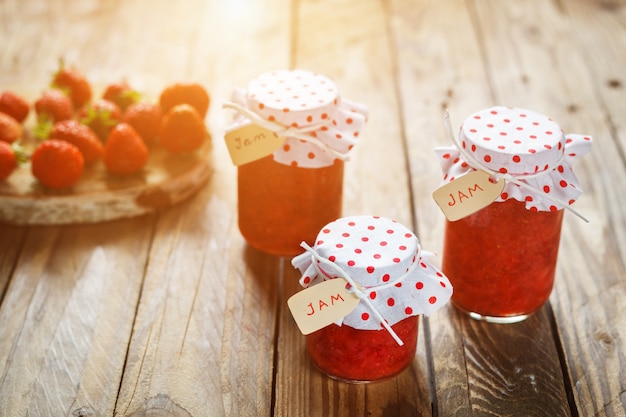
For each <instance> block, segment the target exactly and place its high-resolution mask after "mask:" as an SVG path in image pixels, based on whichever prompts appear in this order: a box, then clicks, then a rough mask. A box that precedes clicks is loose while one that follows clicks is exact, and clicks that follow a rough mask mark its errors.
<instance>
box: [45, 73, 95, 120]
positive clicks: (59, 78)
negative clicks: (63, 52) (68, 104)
mask: <svg viewBox="0 0 626 417" xmlns="http://www.w3.org/2000/svg"><path fill="white" fill-rule="evenodd" d="M50 86H51V87H52V88H58V89H61V90H63V91H64V92H65V93H66V94H67V95H68V96H69V97H70V99H71V100H72V104H73V105H74V110H78V109H80V108H81V107H83V106H84V105H85V104H86V103H87V102H89V100H91V84H89V81H88V80H87V78H86V77H85V76H84V75H83V73H82V72H80V71H79V70H77V69H76V68H68V67H66V66H65V64H64V63H63V61H61V62H60V64H59V69H58V71H57V72H56V73H55V74H54V75H53V78H52V83H51V85H50Z"/></svg>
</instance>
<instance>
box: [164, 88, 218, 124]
mask: <svg viewBox="0 0 626 417" xmlns="http://www.w3.org/2000/svg"><path fill="white" fill-rule="evenodd" d="M210 101H211V100H210V97H209V93H208V92H207V91H206V89H205V88H204V87H203V86H202V85H200V84H198V83H175V84H172V85H170V86H168V87H166V88H165V89H164V90H163V91H162V92H161V95H160V96H159V104H160V105H161V110H162V111H163V114H165V113H167V112H168V111H169V110H170V109H171V108H172V107H174V106H176V105H177V104H183V103H186V104H191V105H192V106H193V107H195V108H196V110H197V111H198V114H199V115H200V118H202V120H204V118H205V116H206V113H207V111H208V109H209V104H210Z"/></svg>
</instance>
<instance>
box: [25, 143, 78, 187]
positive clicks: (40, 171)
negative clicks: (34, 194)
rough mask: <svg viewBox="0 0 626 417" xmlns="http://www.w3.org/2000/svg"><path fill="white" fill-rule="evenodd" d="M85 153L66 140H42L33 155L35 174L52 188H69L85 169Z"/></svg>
mask: <svg viewBox="0 0 626 417" xmlns="http://www.w3.org/2000/svg"><path fill="white" fill-rule="evenodd" d="M84 162H85V161H84V159H83V154H81V153H80V150H79V149H78V148H77V147H76V146H74V145H72V144H71V143H69V142H66V141H64V140H57V139H50V140H46V141H43V142H41V143H40V144H39V145H38V146H37V148H35V151H34V152H33V155H32V157H31V170H32V173H33V176H34V177H35V178H37V179H38V180H39V182H40V183H42V184H43V185H45V186H47V187H50V188H68V187H71V186H73V185H74V184H76V182H77V181H78V180H79V179H80V176H81V175H82V173H83V169H84Z"/></svg>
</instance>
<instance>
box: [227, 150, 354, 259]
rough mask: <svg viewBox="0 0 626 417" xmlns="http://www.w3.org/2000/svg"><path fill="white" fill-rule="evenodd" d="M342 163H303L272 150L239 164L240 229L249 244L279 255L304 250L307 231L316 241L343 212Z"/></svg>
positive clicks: (338, 161) (292, 253) (308, 237)
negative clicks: (307, 165)
mask: <svg viewBox="0 0 626 417" xmlns="http://www.w3.org/2000/svg"><path fill="white" fill-rule="evenodd" d="M343 165H344V162H343V161H341V160H336V161H335V162H334V163H333V164H332V165H328V166H325V167H321V168H300V167H297V166H292V165H285V164H281V163H279V162H276V161H275V160H274V157H273V156H271V155H270V156H266V157H264V158H261V159H258V160H256V161H253V162H250V163H248V164H245V165H241V166H239V167H238V168H237V173H238V177H237V184H238V188H237V197H238V201H239V202H240V203H239V206H238V210H239V230H240V231H241V234H242V235H243V237H244V238H245V239H246V241H247V242H248V244H250V246H253V247H255V248H257V249H259V250H262V251H264V252H267V253H271V254H275V255H295V254H297V253H299V252H301V251H302V248H301V247H300V241H301V240H302V238H303V237H305V239H306V240H307V241H308V242H312V240H313V237H315V235H316V234H317V232H318V231H319V230H320V228H321V227H322V226H324V225H325V224H326V223H328V221H330V220H333V219H337V218H339V217H340V216H341V206H342V199H343ZM304 184H306V187H307V189H306V191H304V192H303V186H304ZM295 196H298V197H295ZM285 222H288V224H289V227H285Z"/></svg>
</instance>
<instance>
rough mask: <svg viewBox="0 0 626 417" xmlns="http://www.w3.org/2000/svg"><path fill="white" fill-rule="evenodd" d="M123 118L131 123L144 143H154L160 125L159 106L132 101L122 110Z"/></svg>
mask: <svg viewBox="0 0 626 417" xmlns="http://www.w3.org/2000/svg"><path fill="white" fill-rule="evenodd" d="M123 119H124V121H125V122H126V123H128V124H129V125H131V126H132V127H133V128H134V129H135V130H136V131H137V133H139V136H141V138H142V139H143V140H144V142H145V143H147V144H151V143H154V141H155V139H156V136H157V135H158V134H159V126H160V125H161V107H159V105H157V104H152V103H147V102H143V101H142V102H138V103H133V104H131V105H130V106H128V108H127V109H126V111H125V112H124V116H123Z"/></svg>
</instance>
